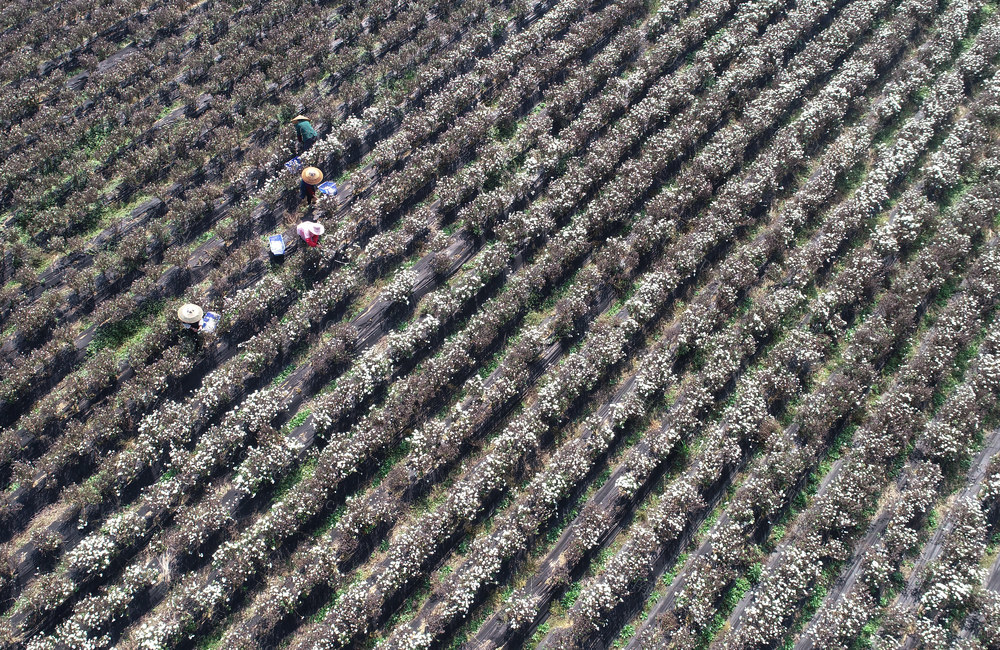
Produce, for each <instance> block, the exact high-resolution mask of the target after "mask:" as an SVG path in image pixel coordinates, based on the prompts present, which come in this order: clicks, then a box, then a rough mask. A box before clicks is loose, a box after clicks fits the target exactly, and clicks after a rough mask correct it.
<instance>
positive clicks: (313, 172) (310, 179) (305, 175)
mask: <svg viewBox="0 0 1000 650" xmlns="http://www.w3.org/2000/svg"><path fill="white" fill-rule="evenodd" d="M302 180H304V181H305V182H307V183H309V184H310V185H319V184H320V183H322V182H323V172H321V171H320V170H318V169H316V168H315V167H306V168H305V169H303V170H302Z"/></svg>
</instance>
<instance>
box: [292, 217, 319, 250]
mask: <svg viewBox="0 0 1000 650" xmlns="http://www.w3.org/2000/svg"><path fill="white" fill-rule="evenodd" d="M295 230H296V231H297V232H298V233H299V237H301V238H302V241H304V242H305V243H306V244H308V245H309V246H313V247H315V246H319V238H320V235H322V234H323V233H324V232H326V228H324V227H323V224H321V223H317V222H315V221H303V222H302V223H300V224H299V225H298V227H296V229H295Z"/></svg>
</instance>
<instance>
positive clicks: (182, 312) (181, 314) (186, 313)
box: [177, 302, 205, 330]
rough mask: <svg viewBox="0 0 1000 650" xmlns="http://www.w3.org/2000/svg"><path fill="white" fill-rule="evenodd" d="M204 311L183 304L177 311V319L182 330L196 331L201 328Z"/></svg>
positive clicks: (190, 304)
mask: <svg viewBox="0 0 1000 650" xmlns="http://www.w3.org/2000/svg"><path fill="white" fill-rule="evenodd" d="M204 315H205V311H204V310H203V309H202V308H201V307H199V306H198V305H195V304H194V303H190V302H189V303H185V304H183V305H181V306H180V308H179V309H178V310H177V318H178V320H180V322H181V326H182V327H184V329H189V330H196V329H200V328H201V319H202V317H203V316H204Z"/></svg>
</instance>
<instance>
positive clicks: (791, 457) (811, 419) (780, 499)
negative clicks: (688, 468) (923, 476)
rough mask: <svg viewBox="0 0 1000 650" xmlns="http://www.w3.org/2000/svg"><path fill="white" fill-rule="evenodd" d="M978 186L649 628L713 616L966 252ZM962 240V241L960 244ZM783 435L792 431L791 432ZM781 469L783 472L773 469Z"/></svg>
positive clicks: (771, 455) (753, 476)
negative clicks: (834, 429)
mask: <svg viewBox="0 0 1000 650" xmlns="http://www.w3.org/2000/svg"><path fill="white" fill-rule="evenodd" d="M977 189H980V188H975V189H973V190H972V192H971V193H970V196H968V197H966V198H965V199H963V201H962V202H960V203H959V204H958V205H957V206H956V207H955V208H954V209H953V210H952V211H951V212H950V218H949V222H948V223H947V224H946V225H945V226H943V227H942V230H941V233H940V234H939V235H938V236H937V237H936V242H935V243H934V245H932V246H931V247H930V248H928V249H926V250H925V251H922V252H921V253H919V254H918V256H917V258H915V260H914V261H913V262H912V263H911V264H909V265H908V270H907V272H906V273H905V274H903V275H902V276H901V277H900V279H899V280H898V281H897V282H896V283H895V284H894V286H895V287H897V289H896V290H895V291H893V292H890V293H889V294H888V295H887V296H886V297H884V298H883V300H882V302H883V304H884V305H886V306H887V307H892V309H891V311H888V313H885V312H886V310H885V308H883V309H880V310H878V311H876V312H875V314H874V316H873V317H870V318H869V320H868V321H866V323H865V324H864V325H862V326H861V328H859V329H858V330H857V332H856V333H855V335H854V337H853V339H852V340H851V342H850V344H849V346H848V348H847V349H846V350H845V351H844V352H843V354H842V355H841V357H842V359H844V365H843V366H842V367H841V368H840V369H839V370H837V371H836V372H835V373H833V374H832V375H831V376H830V378H829V379H827V380H826V381H825V382H824V383H823V384H821V385H820V386H819V387H818V388H817V389H816V390H815V391H814V392H813V394H812V395H811V396H810V397H808V398H807V399H805V400H803V402H802V404H803V406H802V407H801V408H800V410H799V413H798V414H797V415H796V420H795V424H794V425H793V427H792V428H790V429H788V430H787V431H786V434H785V435H783V436H774V437H773V438H772V442H771V443H770V444H769V445H768V449H767V450H766V453H765V454H764V456H763V457H762V458H761V462H760V463H756V462H755V463H754V468H753V469H752V470H751V472H750V475H749V476H748V478H747V479H746V481H745V482H744V484H743V485H742V486H741V487H740V488H739V489H738V490H737V492H736V494H735V495H734V497H733V499H732V500H731V502H730V504H729V507H728V508H727V518H726V519H724V520H723V521H722V522H720V524H719V526H718V527H717V528H716V529H715V530H714V531H713V532H712V534H711V551H708V552H704V553H702V552H699V554H698V558H697V560H696V561H695V562H694V564H693V565H692V567H691V569H689V570H688V571H687V572H686V573H685V574H684V576H683V581H682V583H681V586H680V588H679V592H678V595H677V601H676V605H675V608H676V609H675V611H674V612H673V615H672V616H670V617H666V618H664V617H660V618H659V620H660V627H658V628H654V629H650V630H648V633H651V634H663V635H670V638H676V639H685V638H693V637H692V636H691V635H695V636H696V635H697V634H698V633H699V632H700V630H701V629H702V628H703V626H705V625H707V624H708V623H709V621H710V620H711V619H712V617H713V616H714V604H715V602H716V599H717V598H718V596H719V594H720V593H721V591H722V590H723V589H724V588H725V587H726V586H727V585H728V584H729V582H730V581H731V580H732V578H733V577H734V576H735V575H736V574H737V571H738V569H737V567H745V566H747V565H748V564H749V563H751V562H752V561H753V560H752V559H751V558H752V554H750V553H749V550H750V549H749V548H748V544H749V542H748V539H749V537H748V534H747V533H748V531H752V530H755V529H757V528H758V527H759V526H761V525H762V524H763V522H764V521H765V519H767V518H771V520H772V521H773V517H774V516H775V515H776V513H777V512H780V510H781V509H782V508H783V507H784V504H786V503H788V499H789V498H790V496H791V495H790V494H789V492H793V491H794V490H795V488H796V486H797V481H796V477H797V476H801V473H802V472H804V471H807V468H808V467H809V466H810V465H811V463H813V462H814V461H815V459H816V457H817V455H818V454H819V453H820V452H821V451H822V449H823V448H824V446H825V440H826V436H827V435H828V433H829V431H830V427H831V426H832V424H833V423H835V422H837V421H840V420H841V418H842V417H843V416H844V415H845V413H848V414H849V413H850V412H851V411H852V410H853V409H854V408H856V407H857V396H859V395H861V394H863V393H862V392H859V391H863V389H865V388H867V387H869V386H871V385H872V384H873V381H874V377H873V373H875V372H877V370H876V369H877V368H878V367H879V365H878V363H877V361H878V360H879V359H880V358H881V359H884V358H886V355H887V354H889V353H890V352H891V351H892V350H893V348H894V346H895V345H897V344H898V343H897V342H898V341H900V340H902V339H903V338H905V336H906V335H907V332H908V331H909V330H908V328H910V327H912V326H913V324H914V323H915V322H916V318H917V316H918V313H919V312H918V311H917V310H916V307H919V306H920V305H921V304H922V302H923V301H924V300H925V299H926V296H927V295H928V292H929V291H933V290H934V288H935V285H940V279H939V278H940V277H941V276H940V275H938V272H939V271H940V270H941V269H942V268H950V267H951V266H952V265H953V264H955V263H957V262H960V261H961V260H962V256H964V255H968V254H970V253H971V252H972V250H971V240H970V238H969V233H970V232H971V233H974V232H976V231H977V230H978V228H979V227H980V226H979V223H980V222H979V220H978V219H977V217H975V216H973V215H974V214H975V213H977V212H978V210H979V209H980V208H981V207H983V204H982V201H983V199H984V198H985V199H986V200H987V201H989V200H990V199H989V196H991V193H992V192H991V191H990V190H989V188H988V187H987V188H984V189H980V191H979V192H977ZM963 241H964V242H965V244H964V245H960V244H961V242H963ZM928 274H929V276H928ZM928 277H929V278H930V279H928ZM933 278H938V280H933ZM899 292H905V293H902V294H901V293H899ZM904 297H905V302H903V300H904ZM789 434H794V438H792V437H791V436H790V435H789ZM797 442H798V443H799V444H796V443H797ZM779 468H780V469H781V471H780V472H777V473H776V472H775V469H779ZM656 613H657V610H656V609H655V608H654V614H656ZM651 620H652V619H651ZM643 638H647V637H643ZM647 641H648V638H647Z"/></svg>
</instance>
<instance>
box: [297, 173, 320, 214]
mask: <svg viewBox="0 0 1000 650" xmlns="http://www.w3.org/2000/svg"><path fill="white" fill-rule="evenodd" d="M322 182H323V172H321V171H320V170H318V169H316V168H315V167H306V168H305V169H303V170H302V182H301V183H299V199H300V200H301V199H308V200H309V205H312V204H313V203H315V202H316V186H317V185H319V184H320V183H322Z"/></svg>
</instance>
